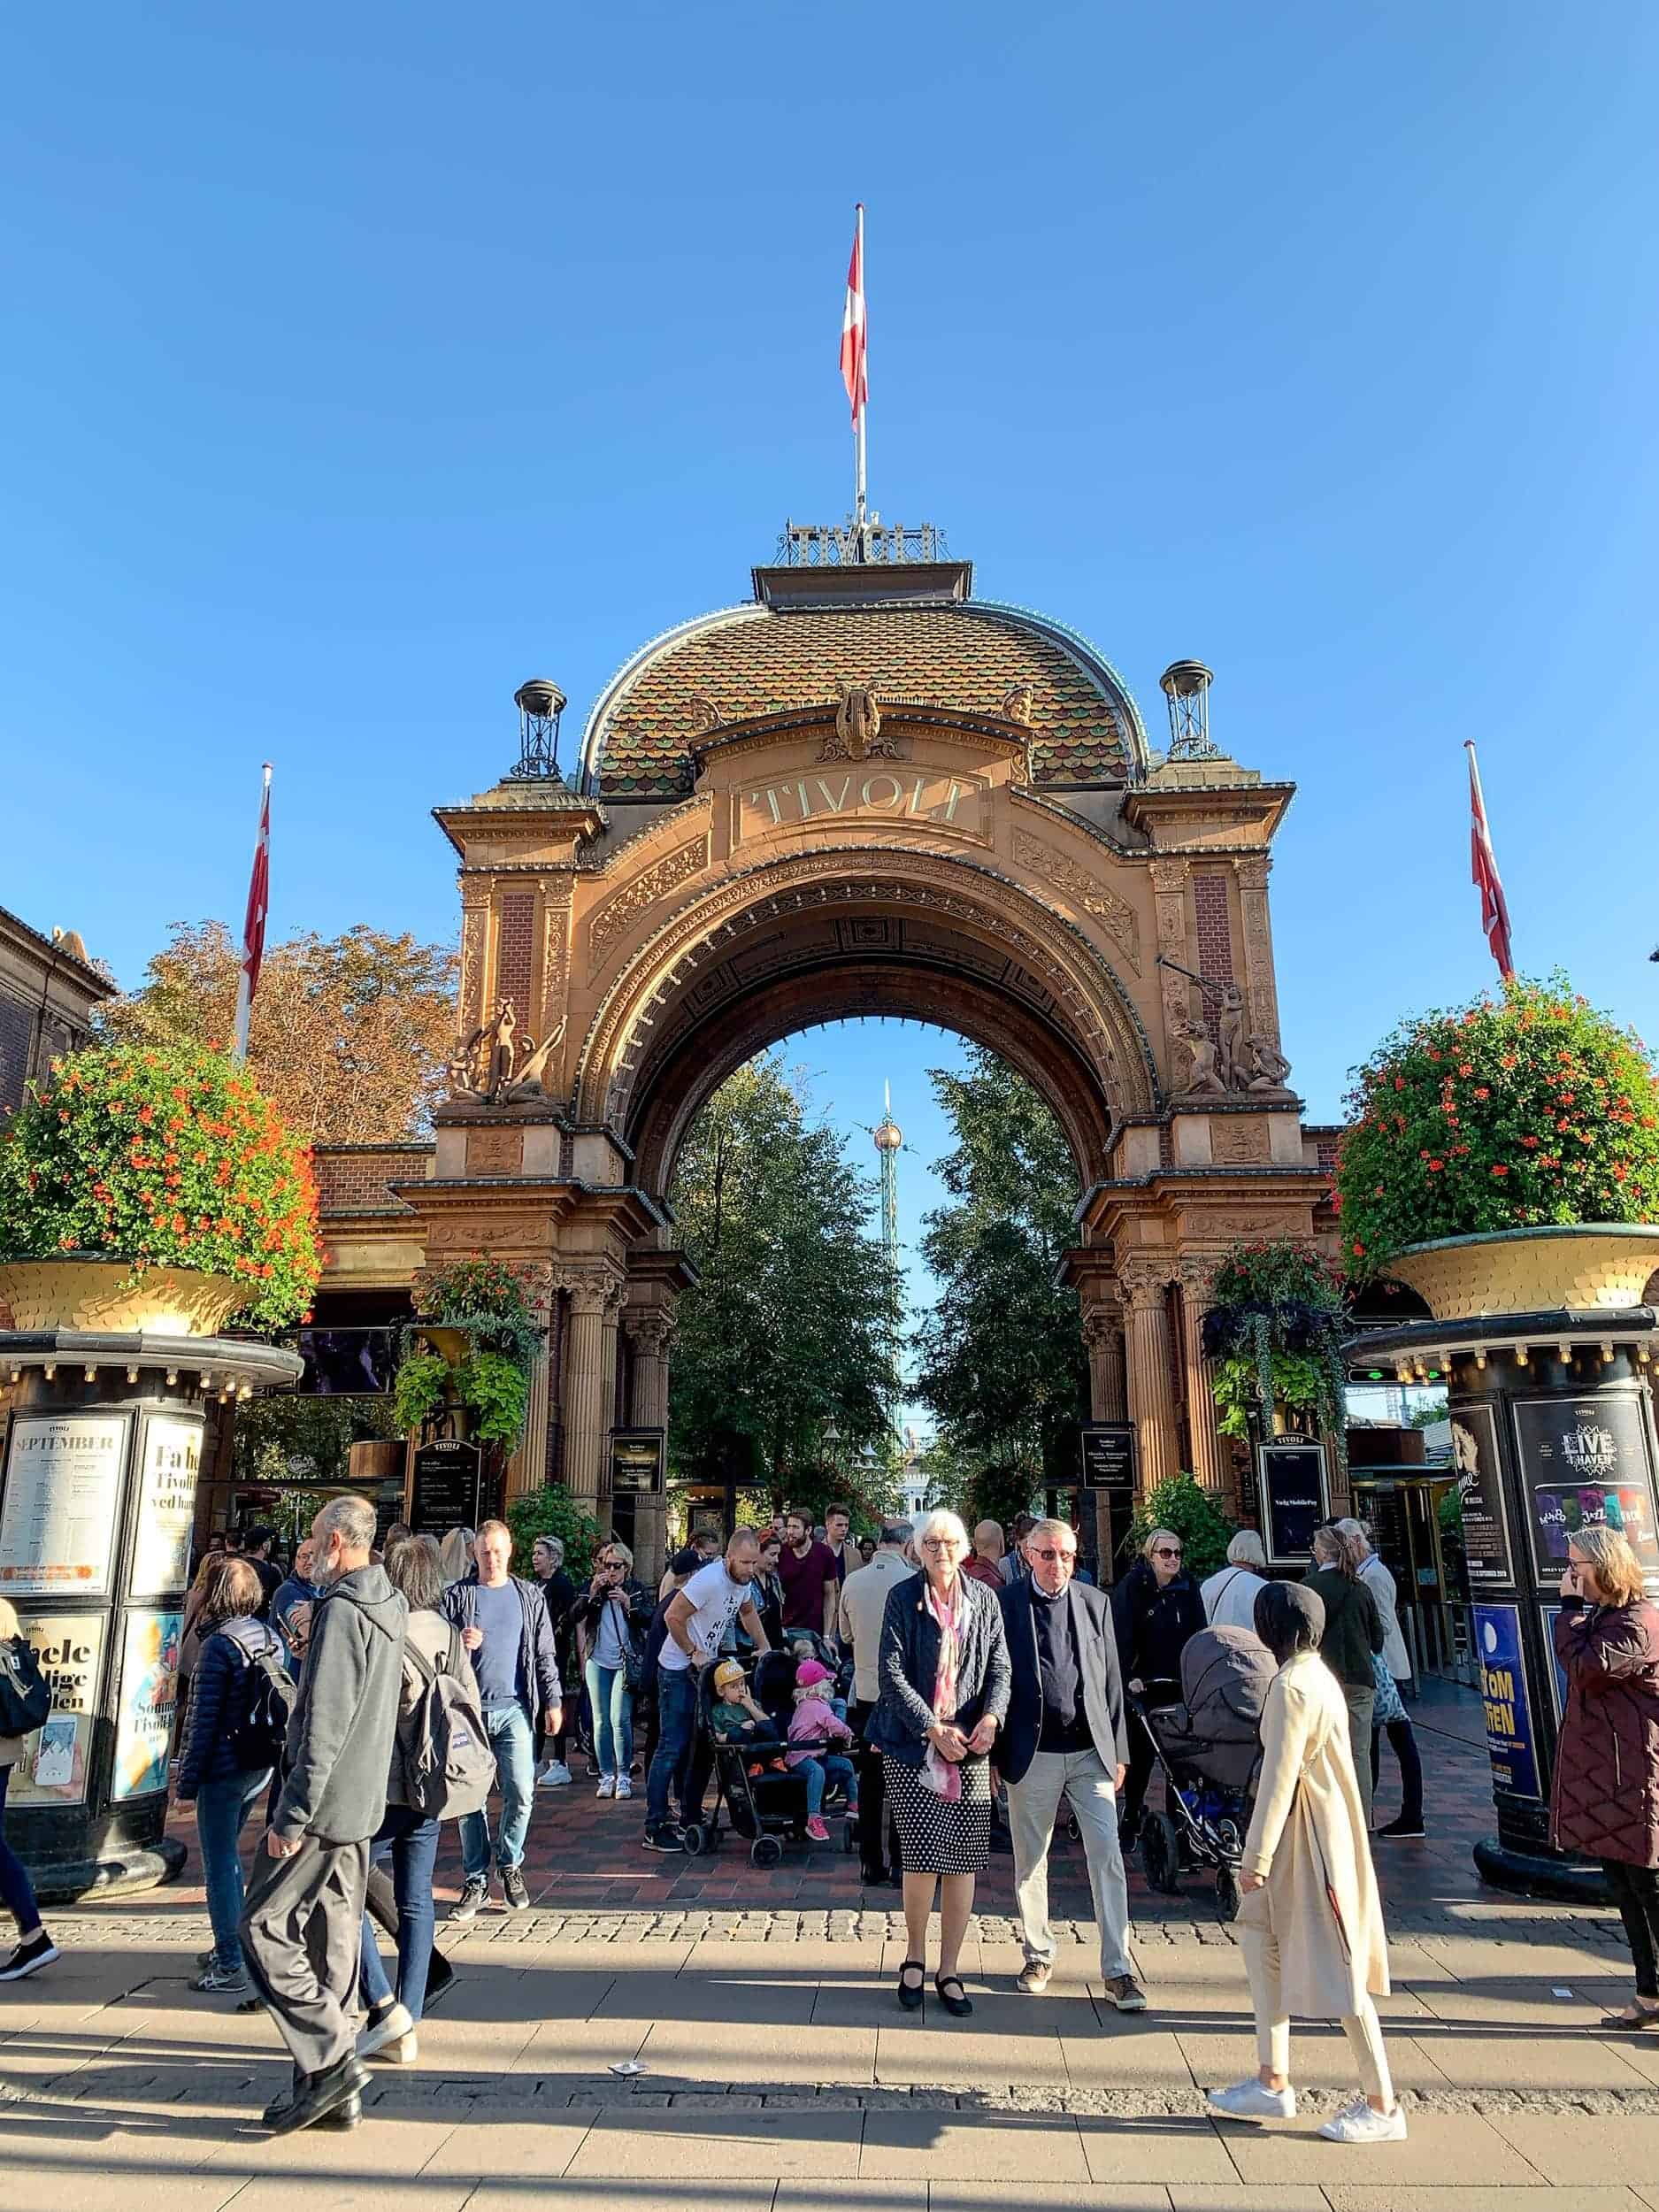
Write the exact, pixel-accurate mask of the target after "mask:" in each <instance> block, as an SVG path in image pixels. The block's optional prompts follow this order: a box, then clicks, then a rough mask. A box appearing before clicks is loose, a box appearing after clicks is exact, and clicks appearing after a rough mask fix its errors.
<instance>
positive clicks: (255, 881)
mask: <svg viewBox="0 0 1659 2212" xmlns="http://www.w3.org/2000/svg"><path fill="white" fill-rule="evenodd" d="M270 902H271V764H270V762H269V761H266V763H265V790H264V793H263V795H262V796H261V798H260V802H259V836H258V840H257V842H256V844H255V846H254V849H253V874H252V877H251V878H250V880H249V884H248V913H247V917H246V918H245V920H244V921H243V923H242V977H241V979H240V981H239V982H238V983H237V986H236V1042H235V1047H234V1051H233V1053H232V1057H233V1058H234V1059H237V1060H245V1059H246V1058H247V1057H248V1028H249V1024H250V1022H251V1020H252V1018H253V995H254V993H255V992H256V991H257V989H258V988H259V964H260V962H261V961H262V960H263V959H264V958H265V909H266V907H267V906H268V905H269V904H270Z"/></svg>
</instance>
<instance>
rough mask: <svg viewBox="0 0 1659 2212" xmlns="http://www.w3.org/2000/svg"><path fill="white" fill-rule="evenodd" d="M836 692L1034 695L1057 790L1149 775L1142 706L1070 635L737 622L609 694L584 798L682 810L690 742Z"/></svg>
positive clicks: (942, 615) (750, 611)
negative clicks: (850, 685) (843, 685)
mask: <svg viewBox="0 0 1659 2212" xmlns="http://www.w3.org/2000/svg"><path fill="white" fill-rule="evenodd" d="M838 679H841V680H846V681H849V682H856V683H866V684H868V685H869V686H870V687H872V690H873V691H874V693H875V695H876V697H877V698H878V700H880V701H883V702H886V701H889V700H890V701H894V702H898V701H907V702H909V703H913V704H924V705H929V706H937V707H945V708H951V707H956V708H961V709H963V710H966V711H968V712H970V713H977V714H993V715H1000V714H1002V713H1003V712H1004V705H1003V702H1004V700H1005V699H1006V697H1007V695H1008V692H1009V689H1010V686H1011V685H1014V684H1018V683H1029V684H1030V685H1031V687H1032V691H1033V706H1032V764H1033V776H1034V778H1035V780H1036V781H1037V782H1038V783H1040V784H1041V783H1048V784H1079V783H1081V784H1087V783H1118V782H1122V781H1124V780H1125V778H1126V777H1127V776H1131V775H1133V774H1136V773H1139V772H1141V771H1142V770H1144V768H1145V765H1146V734H1145V731H1144V729H1143V728H1142V726H1141V717H1140V715H1139V713H1138V712H1137V710H1136V709H1135V705H1134V702H1133V699H1132V698H1131V697H1130V695H1129V694H1128V692H1127V691H1126V690H1125V687H1124V686H1123V685H1122V684H1121V683H1120V682H1119V681H1118V678H1117V676H1116V675H1115V673H1114V672H1113V671H1112V670H1111V669H1110V666H1109V665H1108V664H1107V663H1106V662H1104V661H1103V660H1102V659H1101V658H1100V657H1099V656H1098V655H1097V654H1096V653H1095V652H1094V650H1093V649H1092V648H1091V647H1090V646H1088V645H1087V644H1086V643H1085V641H1083V640H1082V639H1081V638H1078V637H1074V636H1073V635H1072V634H1071V633H1070V632H1069V631H1066V630H1064V629H1063V628H1062V627H1061V626H1059V625H1058V624H1055V623H1050V622H1048V621H1047V620H1045V619H1044V618H1042V617H1041V616H1038V615H1033V614H1027V613H1025V612H1024V611H1022V610H1020V609H1018V608H1014V607H1005V606H1000V605H997V604H995V603H991V602H988V601H973V600H964V601H955V602H950V603H945V604H921V605H896V606H894V605H890V606H848V607H812V608H786V609H781V610H780V609H778V608H775V607H772V606H768V605H759V606H749V607H733V608H728V609H727V610H726V611H724V612H723V613H719V614H712V615H705V616H703V617H701V618H699V619H698V620H696V621H695V622H691V623H687V624H686V625H685V626H683V627H682V628H680V629H678V630H673V631H671V632H670V633H669V634H667V636H665V637H664V638H660V639H658V640H657V641H654V642H653V643H652V644H650V645H649V646H647V647H646V648H645V649H644V650H643V651H642V652H641V653H640V654H638V655H636V656H635V657H634V660H633V661H631V662H630V663H629V664H628V665H627V667H626V668H625V669H624V670H623V671H622V672H621V673H620V675H618V677H617V679H616V680H615V681H614V682H613V683H612V684H611V686H610V687H609V689H608V690H607V691H606V693H605V694H604V695H603V698H602V699H601V700H600V702H599V703H598V705H597V706H596V707H595V710H594V713H593V715H592V717H591V718H590V719H589V722H588V731H587V734H586V736H585V737H584V739H583V742H582V769H583V775H584V780H585V787H587V788H588V789H597V790H598V791H599V792H600V794H601V795H603V796H605V797H616V798H629V797H634V798H644V797H657V796H662V797H678V796H680V795H683V794H684V793H686V792H687V791H689V790H690V789H691V786H692V775H693V770H692V762H691V754H690V746H691V741H692V740H693V739H694V738H695V737H698V736H700V735H702V734H703V733H704V732H705V731H706V729H707V727H708V711H707V710H708V707H710V706H711V707H712V708H713V709H714V710H715V712H716V713H717V715H718V719H719V720H720V721H721V722H722V723H725V722H735V721H741V720H742V719H744V718H746V717H748V716H750V715H762V714H769V713H779V712H783V711H786V710H788V709H790V708H800V707H809V706H816V705H828V704H831V703H833V701H834V699H835V695H836V692H835V687H836V681H837V680H838Z"/></svg>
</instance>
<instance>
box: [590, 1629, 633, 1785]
mask: <svg viewBox="0 0 1659 2212" xmlns="http://www.w3.org/2000/svg"><path fill="white" fill-rule="evenodd" d="M585 1673H586V1678H587V1683H588V1711H589V1713H590V1714H591V1715H592V1716H593V1726H594V1760H595V1764H596V1765H597V1766H598V1769H599V1771H600V1773H601V1774H614V1775H615V1776H617V1777H618V1779H621V1778H624V1777H626V1775H627V1774H628V1773H629V1772H630V1770H632V1768H633V1765H634V1693H633V1691H632V1690H630V1689H629V1687H628V1678H627V1673H626V1670H625V1669H623V1668H621V1667H602V1666H601V1665H600V1663H599V1662H598V1661H597V1660H596V1659H590V1660H589V1661H588V1665H587V1668H586V1670H585Z"/></svg>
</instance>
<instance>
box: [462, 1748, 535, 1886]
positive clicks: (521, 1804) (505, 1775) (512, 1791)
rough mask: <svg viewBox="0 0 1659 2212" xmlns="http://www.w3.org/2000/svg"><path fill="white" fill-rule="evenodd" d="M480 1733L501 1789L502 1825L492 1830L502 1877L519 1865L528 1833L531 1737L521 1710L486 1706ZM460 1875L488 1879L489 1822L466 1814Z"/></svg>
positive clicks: (485, 1817) (532, 1787)
mask: <svg viewBox="0 0 1659 2212" xmlns="http://www.w3.org/2000/svg"><path fill="white" fill-rule="evenodd" d="M484 1733H485V1734H486V1735H487V1736H488V1738H489V1742H490V1748H491V1750H492V1751H494V1753H495V1778H496V1780H497V1781H498V1782H499V1783H500V1784H501V1821H500V1824H499V1825H498V1826H497V1828H496V1831H495V1864H496V1865H497V1867H499V1868H500V1870H501V1871H502V1872H503V1874H504V1873H505V1872H506V1871H507V1870H508V1868H509V1867H516V1866H521V1865H522V1864H523V1863H524V1839H525V1838H526V1835H528V1834H529V1832H530V1802H531V1799H532V1797H533V1796H534V1793H535V1734H534V1731H533V1730H532V1728H531V1726H530V1722H529V1718H528V1716H527V1715H526V1712H525V1709H524V1708H523V1706H521V1705H487V1706H486V1707H485V1708H484ZM461 1870H462V1872H463V1873H464V1874H465V1877H466V1878H467V1880H468V1881H469V1882H482V1881H488V1878H489V1817H488V1814H486V1813H468V1815H467V1816H466V1817H465V1820H463V1822H462V1823H461Z"/></svg>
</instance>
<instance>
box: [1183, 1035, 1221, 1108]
mask: <svg viewBox="0 0 1659 2212" xmlns="http://www.w3.org/2000/svg"><path fill="white" fill-rule="evenodd" d="M1187 1051H1188V1053H1189V1054H1190V1055H1191V1056H1192V1063H1193V1071H1192V1073H1191V1074H1190V1075H1189V1076H1188V1078H1187V1092H1188V1094H1191V1095H1194V1096H1196V1095H1203V1096H1206V1097H1210V1098H1224V1097H1225V1095H1226V1090H1227V1087H1226V1085H1225V1083H1224V1082H1223V1081H1222V1079H1221V1071H1220V1070H1219V1069H1218V1068H1217V1065H1216V1048H1215V1045H1214V1043H1213V1041H1211V1038H1210V1032H1209V1031H1208V1030H1207V1029H1206V1028H1205V1027H1204V1025H1203V1024H1202V1022H1188V1023H1187Z"/></svg>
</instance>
